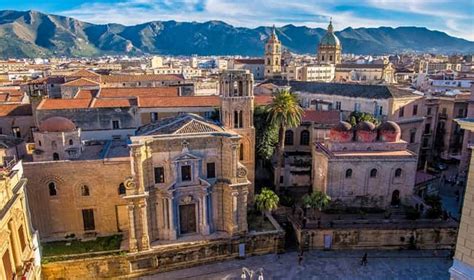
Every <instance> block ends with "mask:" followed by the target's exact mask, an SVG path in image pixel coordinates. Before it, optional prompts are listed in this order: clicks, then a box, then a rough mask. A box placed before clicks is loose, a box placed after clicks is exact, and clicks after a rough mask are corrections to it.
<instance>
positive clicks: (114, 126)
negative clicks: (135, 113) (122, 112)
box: [112, 121, 120, 129]
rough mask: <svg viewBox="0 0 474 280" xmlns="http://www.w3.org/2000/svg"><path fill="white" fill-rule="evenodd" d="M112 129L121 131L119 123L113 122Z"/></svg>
mask: <svg viewBox="0 0 474 280" xmlns="http://www.w3.org/2000/svg"><path fill="white" fill-rule="evenodd" d="M112 129H120V123H119V121H112Z"/></svg>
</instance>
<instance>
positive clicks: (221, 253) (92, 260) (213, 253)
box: [42, 230, 285, 280]
mask: <svg viewBox="0 0 474 280" xmlns="http://www.w3.org/2000/svg"><path fill="white" fill-rule="evenodd" d="M284 242H285V237H284V232H283V231H281V230H275V231H271V232H265V233H256V234H248V235H247V236H243V237H234V238H231V239H218V240H206V241H201V242H194V243H182V244H176V245H169V246H161V247H156V248H153V249H152V250H150V251H147V252H140V253H136V254H123V255H114V256H105V257H84V258H82V259H74V260H64V261H56V262H50V263H47V264H43V266H42V276H43V279H45V280H47V279H68V280H70V279H72V280H74V279H129V278H132V277H138V276H142V275H147V274H153V273H159V272H165V271H170V270H175V269H184V268H188V267H192V266H196V265H202V264H206V263H211V262H218V261H224V260H228V259H234V258H237V257H239V245H240V244H245V255H246V256H252V255H263V254H268V253H275V252H282V251H283V250H284Z"/></svg>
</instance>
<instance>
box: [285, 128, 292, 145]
mask: <svg viewBox="0 0 474 280" xmlns="http://www.w3.org/2000/svg"><path fill="white" fill-rule="evenodd" d="M285 145H287V146H291V145H293V131H291V130H287V131H286V132H285Z"/></svg>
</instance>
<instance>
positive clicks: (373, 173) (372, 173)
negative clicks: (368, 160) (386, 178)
mask: <svg viewBox="0 0 474 280" xmlns="http://www.w3.org/2000/svg"><path fill="white" fill-rule="evenodd" d="M370 177H371V178H375V177H377V169H375V168H374V169H372V170H370Z"/></svg>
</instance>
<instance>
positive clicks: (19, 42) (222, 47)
mask: <svg viewBox="0 0 474 280" xmlns="http://www.w3.org/2000/svg"><path fill="white" fill-rule="evenodd" d="M270 31H271V29H270V28H269V27H258V28H254V29H250V28H242V27H234V26H232V25H229V24H226V23H225V22H221V21H208V22H204V23H198V22H176V21H153V22H147V23H143V24H138V25H134V26H124V25H120V24H91V23H87V22H83V21H79V20H76V19H73V18H69V17H63V16H57V15H50V14H44V13H40V12H37V11H0V56H1V57H4V58H5V57H45V56H51V55H66V56H95V55H102V54H130V55H136V54H144V53H148V54H170V55H192V54H197V55H249V56H261V55H262V54H263V47H264V44H265V40H266V38H267V36H268V34H269V32H270ZM324 33H325V30H324V29H321V28H308V27H305V26H294V25H285V26H283V27H281V28H278V29H277V34H278V36H279V38H280V40H281V41H282V43H283V45H284V46H285V47H286V48H288V49H289V50H290V51H292V52H295V53H315V52H316V46H317V44H318V42H319V40H320V39H321V37H322V36H323V35H324ZM336 34H337V36H338V37H339V39H340V40H341V42H342V45H343V52H344V53H355V54H388V53H400V52H430V53H474V42H471V41H467V40H464V39H460V38H455V37H451V36H449V35H447V34H446V33H443V32H439V31H432V30H428V29H426V28H421V27H398V28H390V27H379V28H356V29H353V28H346V29H344V30H342V31H340V32H336Z"/></svg>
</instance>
